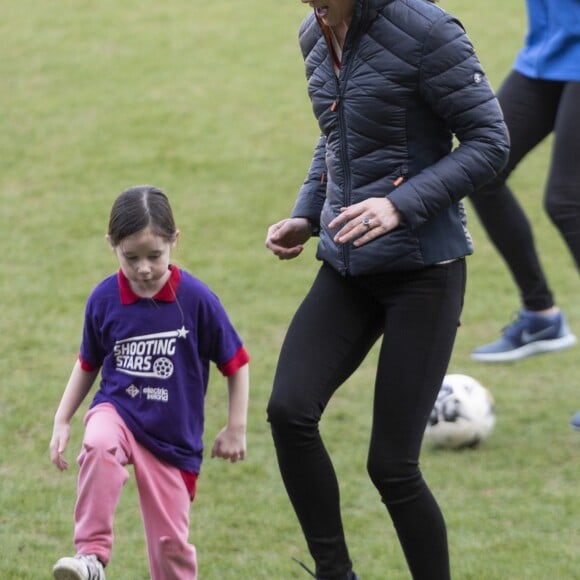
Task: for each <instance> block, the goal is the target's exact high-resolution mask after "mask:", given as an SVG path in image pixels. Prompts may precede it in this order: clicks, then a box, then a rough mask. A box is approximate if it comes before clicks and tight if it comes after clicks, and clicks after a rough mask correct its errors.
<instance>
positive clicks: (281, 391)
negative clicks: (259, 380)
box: [268, 260, 465, 580]
mask: <svg viewBox="0 0 580 580" xmlns="http://www.w3.org/2000/svg"><path fill="white" fill-rule="evenodd" d="M464 292H465V261H464V260H457V261H455V262H452V263H450V264H446V265H439V266H432V267H429V268H425V269H423V270H419V271H414V272H406V273H389V274H380V275H370V276H361V277H356V278H349V277H343V276H341V275H339V274H338V273H337V272H336V271H334V270H333V269H332V268H330V267H329V266H327V265H323V266H322V268H321V269H320V271H319V273H318V276H317V277H316V279H315V281H314V284H313V286H312V288H311V290H310V291H309V293H308V295H307V296H306V298H305V299H304V301H303V303H302V304H301V306H300V308H299V309H298V311H297V312H296V315H295V316H294V319H293V320H292V323H291V325H290V327H289V329H288V333H287V335H286V339H285V341H284V344H283V346H282V349H281V352H280V359H279V361H278V367H277V370H276V375H275V380H274V388H273V392H272V396H271V399H270V402H269V405H268V418H269V421H270V423H271V427H272V433H273V437H274V443H275V446H276V452H277V455H278V462H279V466H280V471H281V474H282V478H283V480H284V484H285V486H286V490H287V492H288V495H289V497H290V500H291V502H292V504H293V507H294V509H295V511H296V514H297V516H298V519H299V521H300V524H301V526H302V529H303V532H304V535H305V538H306V541H307V543H308V547H309V549H310V552H311V554H312V556H313V558H314V560H315V562H316V572H317V575H318V577H319V578H324V579H343V578H346V577H347V575H348V572H349V571H350V570H351V567H352V565H351V561H350V558H349V554H348V550H347V547H346V543H345V538H344V534H343V527H342V519H341V513H340V505H339V503H340V500H339V488H338V482H337V479H336V476H335V472H334V469H333V466H332V463H331V460H330V457H329V456H328V454H327V452H326V449H325V447H324V444H323V442H322V439H321V437H320V433H319V428H318V424H319V420H320V418H321V415H322V413H323V411H324V409H325V407H326V405H327V403H328V401H329V399H330V398H331V396H332V395H333V393H334V392H335V391H336V390H337V389H338V387H340V386H341V385H342V384H343V383H344V382H345V381H346V379H348V377H349V376H350V375H351V374H352V373H353V372H354V371H355V369H356V368H357V367H358V366H359V365H360V364H361V362H362V361H363V359H364V358H365V355H366V354H367V353H368V352H369V350H370V349H371V347H372V346H373V344H374V343H375V342H376V341H377V339H378V338H379V337H380V336H381V335H383V340H382V345H381V349H380V356H379V362H378V368H377V373H376V379H375V388H374V406H373V422H372V434H371V441H370V449H369V452H368V463H367V469H368V472H369V475H370V477H371V479H372V481H373V483H374V485H375V486H376V488H377V489H378V491H379V494H380V496H381V499H382V501H383V502H384V503H385V505H386V507H387V508H388V511H389V513H390V516H391V518H392V521H393V523H394V526H395V529H396V531H397V534H398V537H399V540H400V542H401V545H402V547H403V551H404V553H405V556H406V558H407V562H408V564H409V568H410V569H411V572H412V574H413V577H414V578H416V579H419V578H420V579H425V580H440V579H447V578H449V558H448V548H447V535H446V529H445V522H444V519H443V516H442V514H441V512H440V510H439V507H438V505H437V503H436V501H435V499H434V498H433V496H432V495H431V492H430V491H429V488H428V487H427V485H426V483H425V482H424V480H423V478H422V475H421V472H420V470H419V452H420V448H421V441H422V438H423V433H424V429H425V425H426V423H427V419H428V416H429V413H430V411H431V409H432V407H433V403H434V401H435V398H436V396H437V393H438V390H439V387H440V386H441V382H442V379H443V376H444V375H445V372H446V370H447V365H448V363H449V358H450V356H451V351H452V348H453V342H454V340H455V335H456V331H457V327H458V325H459V316H460V313H461V308H462V304H463V296H464ZM345 445H348V434H346V436H345ZM349 452H351V453H360V450H359V449H351V450H349ZM387 565H388V563H386V562H385V566H387ZM386 577H388V573H387V572H386V573H385V578H386Z"/></svg>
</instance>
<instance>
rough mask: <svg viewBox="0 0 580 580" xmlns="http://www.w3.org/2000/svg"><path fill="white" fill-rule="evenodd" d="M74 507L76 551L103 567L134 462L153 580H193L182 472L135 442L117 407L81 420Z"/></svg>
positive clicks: (193, 558)
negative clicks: (76, 493) (118, 508)
mask: <svg viewBox="0 0 580 580" xmlns="http://www.w3.org/2000/svg"><path fill="white" fill-rule="evenodd" d="M78 463H79V465H80V471H79V478H78V496H77V503H76V506H75V532H74V542H75V547H76V550H77V553H79V554H96V555H97V557H98V558H99V559H100V560H101V561H102V562H103V564H105V565H106V564H107V563H108V562H109V559H110V557H111V549H112V546H113V519H114V515H115V509H116V507H117V503H118V501H119V498H120V496H121V491H122V489H123V486H124V484H125V482H126V481H127V480H128V478H129V472H128V471H127V469H126V465H128V464H132V465H133V469H134V472H135V480H136V483H137V489H138V491H139V502H140V507H141V515H142V518H143V525H144V528H145V536H146V539H147V553H148V557H149V569H150V573H151V580H196V579H197V560H196V554H195V547H194V546H192V545H191V544H189V543H188V537H189V507H190V497H189V492H188V490H187V487H186V485H185V482H184V480H183V477H182V475H181V472H180V470H179V469H177V468H176V467H173V466H170V465H168V464H166V463H163V462H161V461H159V460H158V459H157V458H156V457H154V456H153V455H152V454H151V453H150V452H149V451H148V450H147V449H145V448H144V447H143V446H141V445H140V444H139V443H137V442H136V441H135V438H134V437H133V434H132V433H131V431H129V429H128V428H127V426H126V425H125V423H124V422H123V420H122V419H121V417H120V416H119V415H118V414H117V412H116V411H115V408H114V407H113V406H112V405H110V404H108V403H105V404H101V405H97V406H96V407H94V408H93V409H91V410H90V411H89V412H88V413H87V416H86V418H85V435H84V439H83V445H82V449H81V453H80V455H79V457H78Z"/></svg>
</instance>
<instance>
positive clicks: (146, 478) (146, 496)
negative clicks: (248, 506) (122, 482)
mask: <svg viewBox="0 0 580 580" xmlns="http://www.w3.org/2000/svg"><path fill="white" fill-rule="evenodd" d="M131 447H132V455H133V465H134V468H135V479H136V481H137V488H138V490H139V500H140V503H141V513H142V516H143V524H144V527H145V536H146V538H147V552H148V555H149V569H150V572H151V580H195V579H196V578H197V559H196V552H195V547H194V546H192V545H191V544H189V541H188V538H189V508H190V504H191V500H190V496H189V492H188V490H187V487H186V485H185V482H184V481H183V477H182V475H181V472H180V470H179V469H177V468H176V467H173V466H171V465H168V464H166V463H163V462H161V461H159V460H158V459H157V458H156V457H155V456H154V455H153V454H151V453H150V452H149V451H148V450H147V449H145V448H144V447H142V446H141V445H139V444H138V443H137V442H136V441H134V440H133V441H132V444H131Z"/></svg>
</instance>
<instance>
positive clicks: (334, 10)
mask: <svg viewBox="0 0 580 580" xmlns="http://www.w3.org/2000/svg"><path fill="white" fill-rule="evenodd" d="M301 2H302V3H303V4H309V5H310V6H311V7H312V8H314V11H315V12H316V16H318V18H319V19H320V20H322V22H324V24H326V25H327V26H330V27H336V26H340V25H342V24H347V25H348V24H350V21H351V19H352V15H353V12H354V7H355V4H356V0H301Z"/></svg>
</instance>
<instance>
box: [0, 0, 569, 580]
mask: <svg viewBox="0 0 580 580" xmlns="http://www.w3.org/2000/svg"><path fill="white" fill-rule="evenodd" d="M520 4H521V6H520ZM443 6H445V7H446V8H448V9H449V10H452V11H454V12H455V13H456V14H457V15H458V16H459V17H460V18H461V20H462V21H463V22H464V24H465V25H466V27H467V29H468V32H469V34H470V36H471V38H472V39H473V41H474V43H475V44H476V47H477V49H478V51H479V54H480V58H481V60H482V61H483V64H484V66H485V67H486V69H487V72H488V74H489V76H490V78H491V79H492V82H493V84H494V86H498V85H499V83H500V82H501V79H502V78H503V76H504V74H505V73H506V72H507V70H508V68H509V66H510V64H511V62H512V60H513V57H514V55H515V52H516V50H517V48H518V46H519V44H520V42H521V38H522V36H523V33H524V30H525V16H524V12H523V3H520V2H517V3H513V5H512V3H508V4H506V3H505V2H500V1H499V0H489V2H487V3H485V6H481V5H480V4H477V3H466V2H460V1H459V0H448V1H446V2H443ZM305 11H306V9H305V8H304V7H303V6H301V5H300V2H298V0H291V1H289V2H276V3H269V4H268V3H263V2H259V1H258V0H247V1H246V2H243V3H241V2H237V3H236V2H230V1H226V0H214V1H212V2H185V1H183V0H177V1H175V2H168V3H159V2H150V1H148V0H145V1H141V2H136V1H135V0H125V1H124V2H117V1H115V0H100V1H99V2H73V1H71V0H64V1H62V2H59V3H57V4H55V3H51V2H48V3H43V2H36V1H34V2H33V1H32V0H19V1H18V2H8V3H5V5H4V6H3V14H2V19H1V20H0V34H1V35H2V39H3V43H2V44H3V51H2V53H3V54H2V59H0V78H2V90H1V91H0V109H1V110H2V115H1V116H0V184H1V185H0V196H1V197H0V204H1V212H0V243H1V246H2V248H3V252H2V254H3V257H2V260H1V270H0V272H1V274H0V284H1V289H2V314H1V316H0V364H1V368H2V378H1V382H0V443H1V445H0V482H1V484H0V546H1V553H2V556H1V557H0V578H3V579H4V578H6V579H9V580H12V579H38V578H48V577H49V576H50V567H51V565H52V563H53V561H54V560H55V559H56V558H58V557H60V556H61V555H65V554H69V553H71V552H72V550H73V547H72V544H71V536H72V510H73V506H74V501H75V474H76V467H75V466H74V461H71V463H73V466H72V467H71V469H70V470H69V471H68V472H66V473H64V474H61V473H59V472H57V470H56V469H55V468H54V467H53V466H52V465H51V464H50V461H49V457H48V442H49V439H50V434H51V426H52V425H51V424H52V417H53V414H54V411H55V409H56V406H57V404H58V400H59V398H60V396H61V393H62V390H63V388H64V385H65V382H66V379H67V378H68V373H69V372H70V368H71V367H72V364H73V362H74V359H75V356H76V352H77V349H78V343H79V338H80V330H81V324H82V311H83V306H84V301H85V299H86V296H87V294H88V292H89V291H90V290H91V289H92V287H93V286H94V284H96V283H97V282H98V281H99V280H100V279H101V278H102V277H103V276H105V275H106V274H108V273H110V272H111V271H113V270H114V269H116V267H117V266H116V262H115V260H114V256H113V255H112V253H111V252H110V251H109V250H108V249H107V246H106V244H105V241H104V232H105V228H106V221H107V217H108V212H109V208H110V205H111V202H112V200H113V198H114V197H115V196H116V195H117V193H119V192H120V191H121V190H122V189H124V188H126V187H128V186H130V185H134V184H137V183H154V184H155V185H158V186H160V187H162V188H163V189H165V190H166V191H167V193H168V194H169V196H170V198H171V200H172V203H173V206H174V209H175V212H176V215H177V219H178V222H179V227H180V228H181V230H182V238H181V239H180V245H179V248H178V249H177V253H176V256H175V258H176V261H177V263H179V264H180V265H182V266H184V267H186V268H187V269H189V270H191V271H192V272H194V273H195V274H196V275H198V276H199V277H200V278H202V279H203V280H205V281H206V282H207V283H208V284H209V285H210V286H211V287H212V288H213V289H214V290H215V291H216V292H217V293H218V294H219V295H220V297H221V298H222V301H223V302H224V304H225V305H226V307H227V308H228V310H229V312H230V314H231V317H232V319H233V320H234V322H235V324H236V326H237V327H238V329H239V331H240V333H241V334H242V335H243V337H244V339H245V341H246V343H247V346H248V348H249V350H250V351H251V354H252V357H253V362H252V401H251V409H250V424H249V433H248V443H249V454H248V458H247V461H245V462H244V463H241V464H237V465H231V464H229V463H225V462H220V461H217V460H213V461H212V460H208V461H207V462H206V463H205V464H204V469H203V473H202V477H201V478H200V482H199V493H198V498H197V499H196V501H195V503H194V505H193V507H192V525H191V535H192V541H193V542H194V543H195V544H196V546H197V548H198V552H199V561H200V567H201V575H202V577H203V578H206V579H209V580H217V579H220V580H221V579H236V580H237V579H243V578H263V579H266V578H268V579H269V578H275V579H287V578H288V579H290V578H304V577H305V574H304V573H303V571H302V570H301V569H300V568H299V567H298V566H297V565H296V564H295V563H293V562H292V560H291V557H292V556H294V557H297V558H301V559H305V561H307V562H309V558H308V554H307V551H306V548H305V545H304V542H303V539H302V536H301V534H300V531H299V528H298V525H297V523H296V520H295V517H294V515H293V513H292V511H291V509H290V506H289V504H288V500H287V498H286V495H285V493H284V490H283V487H282V484H281V480H280V476H279V474H278V471H277V467H276V463H275V458H274V454H273V447H272V443H271V440H270V436H269V430H268V426H267V423H266V419H265V406H266V402H267V398H268V394H269V389H270V385H271V381H272V376H273V372H274V366H275V363H276V356H277V351H278V348H279V345H280V342H281V340H282V337H283V335H284V332H285V328H286V326H287V323H288V320H289V318H290V316H291V315H292V313H293V311H294V309H295V308H296V306H297V304H298V302H299V300H300V299H301V297H302V295H303V294H304V292H305V290H306V288H307V287H308V284H309V281H310V279H311V278H312V275H313V273H314V272H315V270H316V268H317V263H316V262H315V260H314V259H313V251H314V247H313V245H312V247H310V248H308V250H307V251H306V252H305V255H304V256H302V257H301V258H300V259H299V260H296V261H294V262H289V263H281V262H278V261H277V260H276V259H274V258H273V257H272V256H271V255H269V254H268V253H267V252H266V250H265V249H264V247H263V241H264V238H265V234H266V228H267V226H268V225H269V224H270V223H272V222H273V221H275V220H277V219H280V218H281V217H284V216H285V215H286V214H287V213H288V211H289V210H290V208H291V206H292V204H293V200H294V197H295V194H296V191H297V188H298V187H299V185H300V184H301V182H302V179H303V177H304V174H305V171H306V168H307V166H308V163H309V161H310V155H311V152H312V148H313V146H314V144H315V140H316V137H317V131H316V127H315V124H314V121H313V119H312V115H311V111H310V106H309V104H308V102H307V96H306V90H305V84H304V72H303V65H302V63H301V61H300V55H299V51H298V48H297V45H296V33H297V28H298V25H299V23H300V20H301V18H302V16H303V14H305ZM548 159H549V142H547V143H545V144H543V145H542V146H541V147H539V148H538V150H537V151H535V152H534V154H533V155H532V156H531V157H530V158H529V159H527V160H526V162H525V163H524V164H522V166H521V168H520V169H519V170H518V172H517V174H516V175H515V176H514V178H513V185H514V186H515V187H516V189H517V191H518V194H519V196H520V199H521V200H522V202H523V204H524V206H525V208H526V209H527V211H528V212H529V215H530V218H531V220H532V221H533V223H534V227H535V232H536V237H537V243H538V246H539V247H540V249H541V254H542V256H543V261H544V264H545V267H546V270H547V272H548V274H549V277H550V280H551V283H552V286H553V288H554V290H555V291H556V295H557V298H558V302H559V304H560V305H561V306H562V307H563V308H564V309H565V311H566V313H567V315H568V318H569V321H570V323H571V325H572V326H573V327H574V328H575V329H576V330H577V331H578V332H580V303H579V302H578V299H577V296H578V273H577V272H576V271H575V269H574V267H573V265H572V261H571V259H570V256H569V254H568V252H567V250H566V249H565V247H564V245H563V243H562V241H561V240H560V238H559V236H558V234H557V233H556V232H555V230H554V229H553V227H552V226H551V225H550V224H549V223H548V220H547V218H546V217H545V215H544V214H543V212H542V209H541V196H542V188H543V182H544V178H545V171H546V167H547V163H548ZM471 231H472V234H473V236H474V238H475V241H476V254H475V255H474V256H473V257H472V258H470V260H469V271H470V276H469V285H468V296H467V301H466V305H465V311H464V315H463V321H462V322H463V325H462V327H461V329H460V332H459V336H458V340H457V346H456V350H455V352H454V355H453V360H452V362H451V367H450V371H452V372H463V373H467V374H471V375H473V376H475V377H476V378H478V379H479V380H480V381H481V382H482V383H484V384H485V385H486V386H488V387H489V389H490V390H491V391H492V393H493V395H494V397H495V400H496V405H497V413H498V422H497V426H496V429H495V431H494V433H493V435H492V436H491V438H490V439H489V440H488V441H487V442H486V443H485V444H484V445H483V446H482V447H481V448H480V449H478V450H476V451H465V452H458V453H450V452H442V451H435V450H433V449H430V448H428V447H426V448H425V450H424V453H423V457H422V464H423V469H424V472H425V475H426V477H427V479H428V480H429V482H430V483H431V485H432V487H433V490H434V492H435V494H436V495H437V497H438V498H439V500H440V503H441V506H442V508H443V510H444V512H445V515H446V518H447V522H448V526H449V536H450V545H451V556H452V566H453V571H454V577H455V578H457V579H461V580H464V579H473V580H490V579H491V580H494V579H526V580H527V579H544V578H565V579H567V578H577V577H578V574H579V572H578V570H579V567H580V558H579V551H578V546H579V545H580V530H579V525H580V524H579V522H580V519H579V516H580V514H579V506H580V487H579V485H578V473H579V470H578V463H579V456H580V438H579V436H578V434H577V433H573V432H572V431H571V430H570V429H569V427H568V420H569V418H570V416H571V414H572V413H573V412H575V411H576V410H577V408H580V397H579V392H578V384H579V383H580V366H579V365H578V362H577V361H578V350H577V349H570V350H569V351H566V352H563V353H559V354H555V355H551V356H543V357H537V358H533V359H530V360H526V361H523V362H521V363H518V364H517V365H500V366H485V365H479V364H476V363H474V362H472V361H471V360H470V358H469V353H470V352H471V350H472V349H473V348H474V347H475V346H477V345H479V344H481V343H482V342H486V341H488V340H490V339H492V338H495V336H497V334H498V332H499V330H500V329H501V327H502V326H503V325H504V324H506V323H507V322H508V321H509V317H510V316H511V313H512V311H515V310H516V309H517V308H518V306H519V304H518V298H517V294H516V292H515V289H514V287H513V284H512V281H511V279H510V277H509V274H508V273H507V271H506V270H505V267H504V266H503V264H502V263H501V261H500V259H499V258H498V257H497V255H496V254H495V252H494V250H493V248H492V247H491V246H490V244H489V242H488V240H487V239H486V237H485V235H484V234H483V233H482V231H481V229H480V227H479V224H478V223H477V220H476V219H475V218H474V217H473V218H472V219H471ZM375 356H376V353H375V352H373V353H372V354H371V355H370V356H369V359H368V360H367V361H366V362H365V364H364V365H363V366H362V368H361V369H360V371H359V372H358V373H357V374H356V375H355V376H354V377H353V378H352V379H351V380H350V381H349V382H348V384H346V385H345V386H344V388H343V389H342V390H341V391H340V393H339V394H338V395H337V396H336V398H335V400H334V401H333V402H332V404H331V406H330V408H329V410H328V413H327V416H326V418H325V420H324V424H323V430H324V432H325V435H326V437H327V440H328V445H329V448H330V450H331V452H332V453H333V457H334V458H335V461H336V468H337V471H338V473H339V476H340V479H341V483H342V495H343V502H344V519H345V526H346V530H347V533H348V538H349V544H350V547H351V552H352V557H353V559H354V561H355V564H356V568H357V570H358V571H359V573H360V574H361V575H362V578H363V579H364V580H384V579H385V578H388V579H395V580H396V579H405V578H408V573H407V571H406V566H405V563H404V560H403V557H402V555H401V551H400V548H399V546H398V543H397V541H396V538H395V535H394V532H393V530H392V527H391V524H390V521H389V519H388V517H387V515H386V513H385V510H384V508H383V506H382V505H381V503H380V501H379V499H378V497H377V493H376V491H375V490H374V489H373V487H372V485H371V483H370V482H369V480H368V478H367V476H366V472H365V455H366V448H367V443H368V436H369V421H370V419H369V417H370V406H371V400H370V393H371V385H372V378H373V363H374V360H375ZM84 408H86V405H85V407H84ZM84 408H83V410H84ZM207 408H208V420H207V439H208V442H210V443H211V440H212V438H213V436H214V435H215V434H216V433H217V431H218V429H219V428H220V427H221V425H222V424H223V421H224V418H225V410H226V392H225V385H224V382H223V379H221V378H220V377H219V375H218V373H213V376H212V379H211V385H210V391H209V395H208V400H207ZM81 435H82V412H79V414H78V416H77V417H76V418H75V421H74V425H73V438H72V441H71V444H70V448H69V452H68V457H69V459H70V460H73V459H74V457H75V454H76V450H77V449H78V447H79V444H80V438H81ZM108 577H109V578H111V579H113V580H114V579H123V580H125V579H128V580H135V579H145V578H147V577H148V569H147V564H146V557H145V546H144V540H143V532H142V529H141V522H140V514H139V510H138V506H137V498H136V490H135V487H134V481H133V479H131V480H130V482H129V483H128V485H127V488H126V491H125V493H124V495H123V497H122V500H121V504H120V506H119V509H118V513H117V519H116V543H115V548H114V553H113V560H112V562H111V564H110V567H109V569H108Z"/></svg>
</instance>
